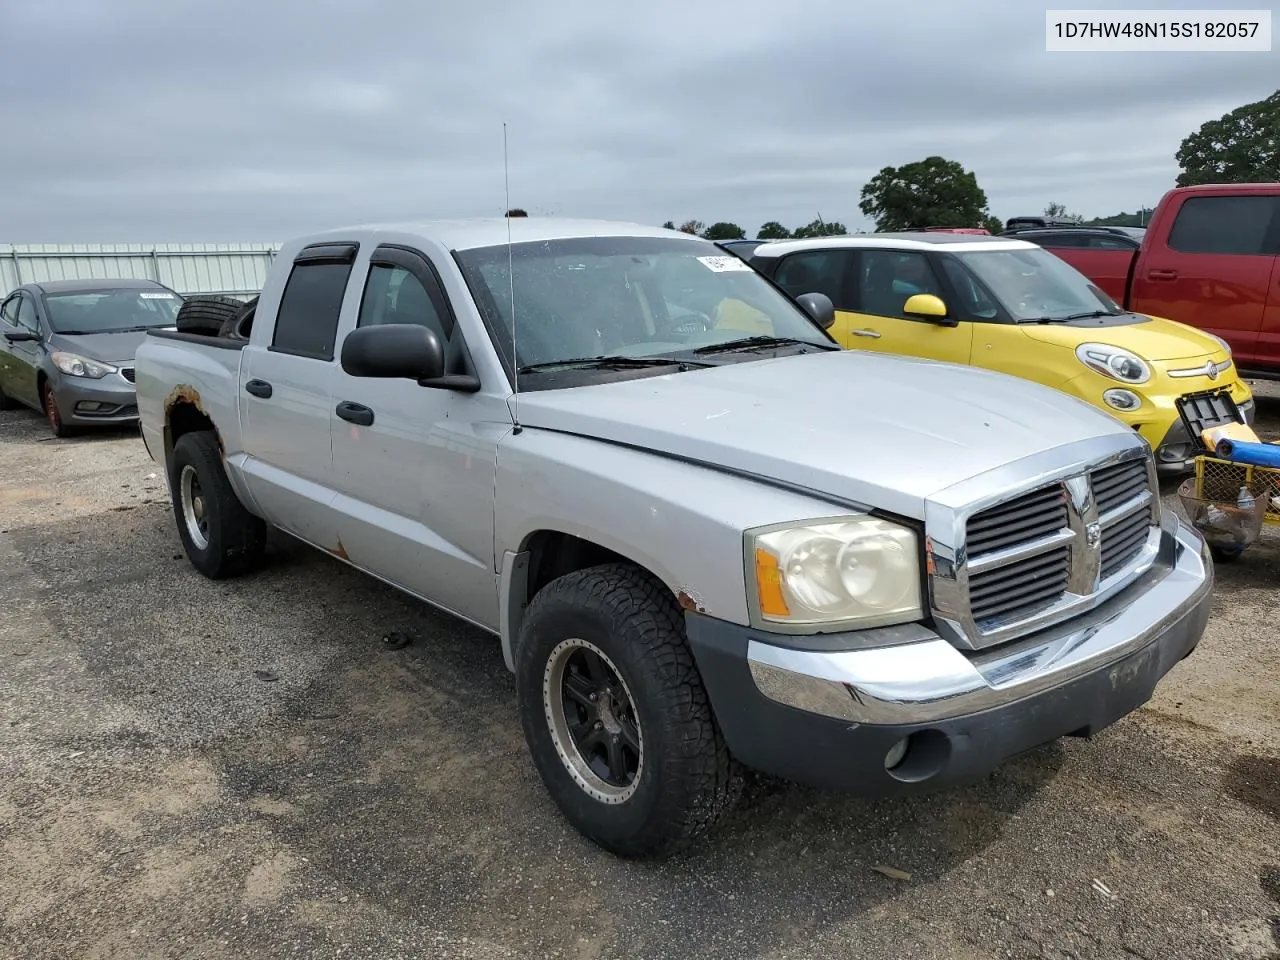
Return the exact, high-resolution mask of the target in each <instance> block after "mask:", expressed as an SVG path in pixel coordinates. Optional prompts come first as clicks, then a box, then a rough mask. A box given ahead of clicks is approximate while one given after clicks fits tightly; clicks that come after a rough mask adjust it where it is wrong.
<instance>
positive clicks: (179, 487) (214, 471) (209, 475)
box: [169, 430, 267, 580]
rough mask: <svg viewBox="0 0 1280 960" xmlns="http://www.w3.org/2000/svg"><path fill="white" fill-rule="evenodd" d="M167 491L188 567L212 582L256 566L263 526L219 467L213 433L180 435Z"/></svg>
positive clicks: (264, 537)
mask: <svg viewBox="0 0 1280 960" xmlns="http://www.w3.org/2000/svg"><path fill="white" fill-rule="evenodd" d="M169 490H170V493H171V494H172V497H173V514H174V519H175V520H176V521H177V524H178V536H179V537H181V539H182V546H183V548H184V549H185V550H186V552H187V559H188V560H190V561H191V565H192V566H193V567H195V568H196V569H197V570H199V571H200V572H201V573H203V574H204V575H205V576H206V577H209V578H210V579H211V580H221V579H223V578H225V577H234V576H238V575H240V574H242V573H246V572H248V571H249V570H251V569H253V568H254V567H255V566H257V565H258V563H259V561H260V560H261V558H262V554H263V551H264V550H265V548H266V542H267V525H266V524H265V523H264V522H263V521H262V520H261V519H260V518H258V517H255V516H254V515H253V514H251V513H250V512H249V511H248V510H246V509H245V508H244V504H242V503H241V502H240V498H239V497H237V496H236V492H235V489H234V488H233V487H232V486H231V481H230V480H228V479H227V473H226V470H224V469H223V466H222V454H221V451H220V450H219V448H218V441H217V437H216V436H215V434H214V433H213V431H211V430H198V431H193V432H191V433H184V434H183V435H182V436H181V437H179V438H178V442H177V443H175V444H174V445H173V454H172V455H171V456H170V458H169Z"/></svg>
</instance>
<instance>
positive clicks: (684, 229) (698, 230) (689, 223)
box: [680, 220, 707, 237]
mask: <svg viewBox="0 0 1280 960" xmlns="http://www.w3.org/2000/svg"><path fill="white" fill-rule="evenodd" d="M706 228H707V225H706V224H705V223H703V222H702V221H701V220H686V221H685V222H684V223H682V224H680V232H681V233H692V234H693V235H694V236H695V237H696V236H700V235H701V234H702V231H703V230H705V229H706Z"/></svg>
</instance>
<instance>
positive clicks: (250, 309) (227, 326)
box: [218, 297, 258, 340]
mask: <svg viewBox="0 0 1280 960" xmlns="http://www.w3.org/2000/svg"><path fill="white" fill-rule="evenodd" d="M257 309H258V298H257V297H254V298H253V299H252V300H248V301H246V302H244V303H242V304H240V309H238V310H237V311H236V312H235V313H233V314H232V315H231V316H230V317H228V318H227V319H226V320H224V321H223V322H222V329H220V330H219V331H218V336H220V337H229V338H230V339H232V340H248V339H249V331H250V330H251V329H252V327H253V314H254V311H255V310H257Z"/></svg>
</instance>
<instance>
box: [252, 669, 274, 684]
mask: <svg viewBox="0 0 1280 960" xmlns="http://www.w3.org/2000/svg"><path fill="white" fill-rule="evenodd" d="M253 675H254V676H255V677H257V678H258V679H259V680H261V681H262V682H263V683H275V682H276V681H277V680H279V679H280V675H279V674H278V673H274V672H272V671H270V670H255V671H253Z"/></svg>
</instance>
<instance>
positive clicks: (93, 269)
mask: <svg viewBox="0 0 1280 960" xmlns="http://www.w3.org/2000/svg"><path fill="white" fill-rule="evenodd" d="M279 250H280V244H278V243H274V244H271V243H152V244H147V243H18V244H7V243H5V244H0V297H3V296H4V295H5V294H7V293H8V292H9V291H10V290H13V289H14V288H15V287H18V286H21V285H22V284H24V283H38V282H40V281H42V280H120V279H126V278H136V279H139V280H158V281H159V282H160V283H163V284H164V285H165V286H166V287H169V288H170V289H172V290H176V291H177V292H178V293H181V294H189V293H221V294H226V295H229V296H233V297H240V298H241V299H248V298H249V297H252V296H254V295H256V294H257V293H258V292H259V291H260V290H261V289H262V285H263V283H265V282H266V277H267V269H268V268H269V267H270V266H271V262H272V261H273V260H274V259H275V255H276V253H277V252H278V251H279Z"/></svg>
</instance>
